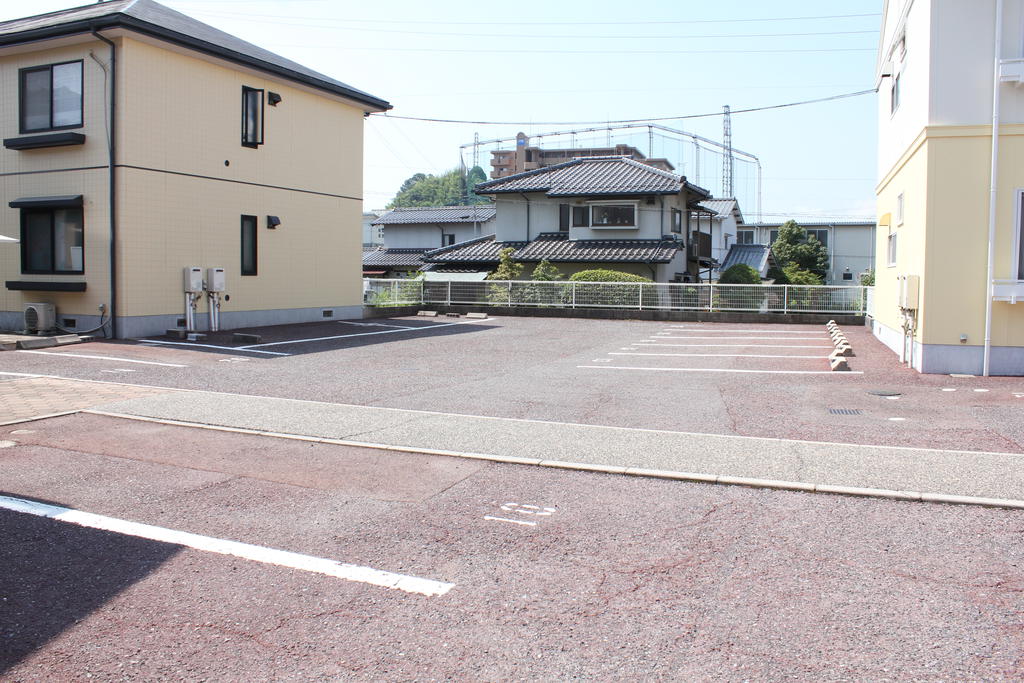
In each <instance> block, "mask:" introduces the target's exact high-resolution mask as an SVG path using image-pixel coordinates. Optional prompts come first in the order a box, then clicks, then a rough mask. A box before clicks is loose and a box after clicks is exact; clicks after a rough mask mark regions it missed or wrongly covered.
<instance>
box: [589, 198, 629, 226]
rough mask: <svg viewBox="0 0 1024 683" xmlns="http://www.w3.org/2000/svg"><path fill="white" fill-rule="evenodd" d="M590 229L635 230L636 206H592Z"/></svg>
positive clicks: (616, 204) (611, 204) (609, 204)
mask: <svg viewBox="0 0 1024 683" xmlns="http://www.w3.org/2000/svg"><path fill="white" fill-rule="evenodd" d="M590 227H592V228H635V227H636V204H620V203H608V204H603V203H602V204H591V205H590Z"/></svg>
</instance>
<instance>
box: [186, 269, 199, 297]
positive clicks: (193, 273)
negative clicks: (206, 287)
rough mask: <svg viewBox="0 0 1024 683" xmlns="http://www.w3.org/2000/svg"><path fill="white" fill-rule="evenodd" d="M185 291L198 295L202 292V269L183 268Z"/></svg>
mask: <svg viewBox="0 0 1024 683" xmlns="http://www.w3.org/2000/svg"><path fill="white" fill-rule="evenodd" d="M184 274H185V291H186V292H187V293H189V294H198V293H200V292H202V291H203V269H202V268H200V267H199V266H185V272H184Z"/></svg>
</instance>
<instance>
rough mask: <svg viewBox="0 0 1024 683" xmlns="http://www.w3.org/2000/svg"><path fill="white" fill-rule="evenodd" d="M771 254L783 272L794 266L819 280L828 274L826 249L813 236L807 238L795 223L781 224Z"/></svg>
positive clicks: (804, 231)
mask: <svg viewBox="0 0 1024 683" xmlns="http://www.w3.org/2000/svg"><path fill="white" fill-rule="evenodd" d="M772 252H773V253H774V254H775V259H776V260H777V261H778V262H779V265H780V266H781V267H782V270H783V271H785V270H786V268H787V267H789V266H796V268H797V269H798V270H807V271H810V272H812V273H814V274H815V275H817V276H818V277H819V278H821V280H824V278H825V275H826V274H827V273H828V249H826V248H825V245H824V244H822V243H821V242H819V241H818V240H817V238H816V237H814V236H813V235H812V236H810V237H808V236H807V231H806V230H804V229H803V228H802V227H800V225H798V224H797V222H796V221H792V220H790V221H786V222H785V223H783V224H782V227H780V228H779V236H778V238H776V240H775V242H774V243H773V244H772ZM793 284H802V283H797V282H793Z"/></svg>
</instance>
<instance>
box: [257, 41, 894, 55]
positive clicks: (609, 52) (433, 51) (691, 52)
mask: <svg viewBox="0 0 1024 683" xmlns="http://www.w3.org/2000/svg"><path fill="white" fill-rule="evenodd" d="M277 47H279V48H281V47H304V48H325V49H331V50H340V51H349V52H360V51H362V52H429V53H431V54H436V53H458V54H474V55H478V54H505V55H752V54H760V55H763V54H797V53H808V52H819V53H821V52H875V51H876V50H877V48H874V47H823V48H806V49H800V48H794V49H784V50H607V49H601V50H501V49H499V50H481V49H460V48H442V49H439V48H432V47H422V48H421V47H352V46H348V45H337V44H334V45H310V44H308V43H305V44H289V45H286V44H284V43H277Z"/></svg>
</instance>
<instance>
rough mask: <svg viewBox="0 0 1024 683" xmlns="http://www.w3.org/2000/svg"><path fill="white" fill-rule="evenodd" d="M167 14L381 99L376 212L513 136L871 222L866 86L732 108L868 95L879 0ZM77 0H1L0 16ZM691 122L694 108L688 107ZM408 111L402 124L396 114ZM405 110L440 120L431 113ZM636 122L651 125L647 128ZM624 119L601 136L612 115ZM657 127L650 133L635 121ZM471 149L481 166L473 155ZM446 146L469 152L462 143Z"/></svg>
mask: <svg viewBox="0 0 1024 683" xmlns="http://www.w3.org/2000/svg"><path fill="white" fill-rule="evenodd" d="M161 1H162V4H164V5H167V6H169V7H171V8H173V9H175V10H178V11H179V12H183V13H185V14H188V15H190V16H192V17H194V18H196V19H199V20H200V21H204V22H206V23H208V24H211V25H213V26H216V27H217V28H219V29H221V30H224V31H227V32H229V33H232V34H234V35H236V36H238V37H240V38H243V39H245V40H248V41H250V42H252V43H256V44H258V45H260V46H262V47H264V48H267V49H270V50H272V51H274V52H277V53H278V54H280V55H283V56H285V57H288V58H289V59H292V60H294V61H296V62H299V63H301V64H304V65H306V66H308V67H310V68H313V69H316V70H318V71H320V72H322V73H324V74H326V75H328V76H331V77H332V78H335V79H337V80H340V81H343V82H345V83H347V84H349V85H351V86H354V87H356V88H358V89H360V90H364V91H366V92H369V93H371V94H373V95H375V96H377V97H380V98H383V99H385V100H387V101H389V102H390V103H391V104H392V106H393V109H392V110H391V111H390V112H388V114H387V115H374V116H371V117H369V118H368V119H366V123H365V158H364V210H367V211H370V210H377V209H381V208H383V207H384V206H385V205H386V204H387V203H388V201H390V199H391V198H393V197H394V194H395V193H396V192H397V190H398V188H399V186H400V185H401V184H402V182H403V181H404V180H405V179H406V178H408V177H410V176H412V175H414V174H416V173H435V174H436V173H443V172H444V171H446V170H449V169H451V168H456V167H458V166H459V165H460V161H461V162H462V163H465V164H467V165H472V163H473V161H474V148H473V145H472V143H473V142H474V135H478V136H479V139H480V140H482V141H488V140H495V139H508V138H514V137H515V135H516V133H518V132H520V131H522V132H524V133H526V134H527V135H530V136H531V137H532V138H533V143H534V144H539V145H540V146H542V147H568V146H570V141H571V138H570V137H569V136H567V135H565V136H561V137H558V136H554V137H552V136H548V135H545V136H544V137H543V138H542V139H540V140H538V139H537V136H538V135H540V134H547V133H552V132H556V131H570V130H573V129H577V130H580V129H592V128H599V129H601V130H599V131H596V132H586V133H582V132H581V133H579V134H578V135H577V136H576V141H577V143H578V144H579V145H583V144H587V145H601V146H604V145H606V144H608V143H611V144H618V143H625V144H630V145H633V146H635V147H637V148H639V149H640V150H641V151H642V152H643V153H644V154H648V155H650V153H653V156H656V157H667V158H668V159H669V161H671V162H672V163H673V164H674V165H675V166H676V172H677V173H680V174H682V175H685V176H686V177H687V178H688V179H689V180H690V181H691V182H693V183H695V184H697V185H700V186H701V187H704V188H706V189H708V190H710V191H711V192H712V193H713V194H714V196H716V197H721V196H724V195H723V178H722V155H721V154H720V153H718V152H717V151H716V150H717V148H716V147H714V146H712V145H705V147H707V149H703V150H701V151H699V152H696V151H695V149H694V144H693V142H692V139H690V138H688V137H687V136H686V135H685V133H690V134H696V135H700V136H703V137H705V138H709V139H711V140H715V141H718V142H721V141H722V139H723V119H722V116H721V112H722V108H723V106H725V105H728V106H729V107H730V108H731V109H732V110H733V111H734V112H736V113H734V114H733V115H732V117H731V126H732V144H733V147H734V148H735V149H737V150H740V151H742V152H745V153H747V154H750V155H754V156H756V157H757V159H758V160H759V161H760V164H761V167H762V182H761V193H760V197H761V202H760V209H761V217H762V219H763V220H765V221H783V220H786V219H789V218H794V219H796V220H798V221H800V220H804V221H811V220H815V219H821V218H836V219H855V218H869V219H873V216H874V213H875V211H874V205H875V200H874V186H875V180H876V178H875V155H876V145H877V141H876V137H877V135H876V130H877V121H876V100H875V98H876V95H875V94H874V93H868V94H866V95H860V96H856V97H846V98H841V99H834V100H831V101H826V102H817V103H811V104H804V105H800V106H792V107H783V108H777V109H767V110H762V111H752V112H740V111H738V110H743V109H755V108H761V107H771V106H774V105H781V104H789V103H795V102H804V101H807V100H816V99H822V98H829V97H833V96H837V95H844V94H847V93H854V92H859V91H864V90H871V89H872V88H873V86H874V66H875V50H876V47H877V41H878V29H879V24H880V22H881V16H880V13H881V6H882V2H881V0H816V2H813V3H811V2H806V0H773V1H772V2H763V1H762V0H718V2H714V3H711V2H707V1H706V0H703V1H701V2H698V1H696V0H632V1H631V2H622V0H616V1H615V2H608V1H605V0H587V1H580V0H561V1H560V2H550V0H539V1H538V0H520V1H519V2H516V3H495V2H476V3H470V2H462V1H459V2H451V1H448V2H431V3H426V2H422V1H420V0H415V1H413V0H374V1H373V2H361V3H356V2H348V1H342V0H161ZM81 4H83V3H82V2H81V0H79V1H77V2H76V1H75V0H33V2H31V3H25V2H21V1H20V0H19V1H14V0H0V20H6V19H13V18H16V17H19V16H24V15H25V13H26V11H30V12H32V13H33V14H36V13H42V12H47V11H53V10H58V9H64V8H67V7H75V6H79V5H81ZM702 115H707V116H702ZM398 117H409V118H398ZM414 119H450V120H457V121H473V122H475V123H444V122H437V121H419V120H414ZM651 119H660V120H658V121H653V122H652V121H651ZM620 120H638V121H639V123H640V126H639V127H636V128H632V129H627V130H613V131H608V130H606V129H607V128H608V126H610V125H615V124H613V123H609V122H614V121H620ZM648 122H651V123H655V124H656V125H658V126H662V127H664V128H667V129H669V130H670V131H682V132H683V133H684V135H680V134H678V133H674V132H667V131H664V130H662V129H660V128H659V129H653V133H654V134H653V135H652V134H651V133H652V131H651V130H649V129H648V128H647V127H646V126H645V125H643V124H645V123H648ZM513 144H514V143H512V142H503V143H490V144H484V145H481V146H479V147H478V148H477V152H478V156H477V159H478V161H479V163H480V165H481V166H482V167H483V168H484V170H485V171H487V172H489V171H490V164H489V160H490V150H492V149H499V148H511V147H512V146H513ZM462 145H468V146H467V147H464V148H461V146H462ZM747 158H748V157H744V156H737V157H736V161H735V162H734V168H735V170H734V183H733V187H734V193H733V194H735V195H736V197H737V198H738V200H739V203H740V209H741V211H742V212H743V214H744V217H745V218H746V220H747V221H753V220H756V219H757V217H758V208H759V207H758V191H757V187H758V183H757V172H756V166H755V164H753V163H751V162H750V161H747V160H746V159H747Z"/></svg>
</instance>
